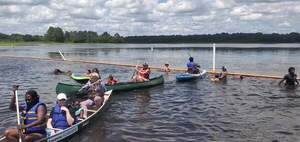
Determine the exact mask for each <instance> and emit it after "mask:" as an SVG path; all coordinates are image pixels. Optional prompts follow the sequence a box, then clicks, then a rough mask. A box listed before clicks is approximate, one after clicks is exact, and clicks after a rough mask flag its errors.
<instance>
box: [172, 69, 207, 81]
mask: <svg viewBox="0 0 300 142" xmlns="http://www.w3.org/2000/svg"><path fill="white" fill-rule="evenodd" d="M205 75H206V70H202V72H201V73H199V74H189V73H180V74H176V80H177V81H190V80H194V79H198V78H204V76H205Z"/></svg>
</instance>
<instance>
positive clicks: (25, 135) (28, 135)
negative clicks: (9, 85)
mask: <svg viewBox="0 0 300 142" xmlns="http://www.w3.org/2000/svg"><path fill="white" fill-rule="evenodd" d="M17 89H18V86H14V87H13V96H12V98H11V103H10V109H11V110H16V104H15V103H16V101H15V100H16V99H15V91H16V90H17ZM19 109H20V116H21V126H18V127H19V128H18V129H17V128H8V129H7V130H6V131H5V132H4V135H5V138H6V140H7V141H10V142H17V141H18V139H19V136H21V138H22V139H23V140H24V141H26V142H32V141H35V140H38V139H41V138H43V137H45V136H46V117H47V107H46V104H44V103H42V102H40V100H39V95H38V93H37V92H36V91H34V90H28V91H27V92H26V93H25V103H24V104H22V105H20V106H19Z"/></svg>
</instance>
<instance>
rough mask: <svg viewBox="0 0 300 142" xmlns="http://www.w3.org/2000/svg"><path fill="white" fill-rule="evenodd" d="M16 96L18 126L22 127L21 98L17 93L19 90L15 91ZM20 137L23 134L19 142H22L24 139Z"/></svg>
mask: <svg viewBox="0 0 300 142" xmlns="http://www.w3.org/2000/svg"><path fill="white" fill-rule="evenodd" d="M15 95H16V109H17V120H18V126H21V122H20V110H19V98H18V92H17V90H15ZM20 136H21V134H19V142H22V138H21V137H20Z"/></svg>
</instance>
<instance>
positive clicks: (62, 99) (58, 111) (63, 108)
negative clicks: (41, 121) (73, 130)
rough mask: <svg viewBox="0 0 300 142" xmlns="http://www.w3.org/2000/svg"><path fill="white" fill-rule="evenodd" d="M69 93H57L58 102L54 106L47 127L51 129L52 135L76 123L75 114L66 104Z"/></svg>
mask: <svg viewBox="0 0 300 142" xmlns="http://www.w3.org/2000/svg"><path fill="white" fill-rule="evenodd" d="M66 101H67V95H66V94H64V93H59V94H58V95H57V103H56V105H55V107H53V109H52V111H51V113H50V116H49V119H48V122H47V128H48V129H50V130H51V135H53V134H55V132H56V131H59V130H64V129H66V128H68V127H70V126H72V124H73V123H74V121H75V119H74V114H73V112H71V111H70V110H69V108H68V107H67V105H66Z"/></svg>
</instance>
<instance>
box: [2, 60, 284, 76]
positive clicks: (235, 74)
mask: <svg viewBox="0 0 300 142" xmlns="http://www.w3.org/2000/svg"><path fill="white" fill-rule="evenodd" d="M0 57H7V58H18V59H31V60H44V61H60V62H69V63H85V64H103V65H113V66H123V67H136V65H132V64H121V63H111V62H103V61H84V60H69V59H66V60H61V59H52V58H45V57H26V56H0ZM150 67H151V69H155V70H158V71H162V67H155V66H150ZM170 69H171V70H172V71H179V72H184V71H186V69H185V68H170ZM207 73H209V74H216V73H218V72H214V71H207ZM228 75H232V76H244V77H257V78H269V79H282V77H280V76H272V75H260V74H250V73H228Z"/></svg>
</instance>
